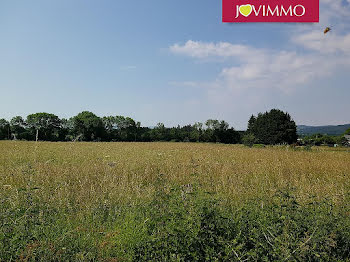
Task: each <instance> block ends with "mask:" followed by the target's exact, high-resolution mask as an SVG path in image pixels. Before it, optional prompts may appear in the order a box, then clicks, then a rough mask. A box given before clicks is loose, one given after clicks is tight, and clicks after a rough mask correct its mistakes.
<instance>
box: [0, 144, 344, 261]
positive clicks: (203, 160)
mask: <svg viewBox="0 0 350 262" xmlns="http://www.w3.org/2000/svg"><path fill="white" fill-rule="evenodd" d="M0 188H1V191H0V201H1V202H0V203H1V207H0V222H1V223H0V227H1V230H0V261H7V260H18V259H22V260H26V259H27V260H35V259H36V260H43V261H47V260H77V261H88V260H100V261H129V260H154V261H156V260H158V261H161V260H163V261H166V260H168V261H191V260H199V261H202V260H203V259H204V260H208V261H210V260H211V261H213V260H230V261H232V260H237V261H240V260H245V259H249V260H253V261H260V260H262V259H263V258H264V256H265V259H267V260H278V261H283V260H284V261H295V260H298V259H307V260H310V261H316V260H317V259H318V258H319V259H320V260H321V258H324V260H327V257H328V258H330V257H337V259H338V261H342V260H344V261H345V260H346V257H347V256H348V255H350V240H346V239H347V237H349V236H350V231H348V229H350V219H349V214H350V213H348V212H349V210H350V208H349V199H350V198H349V193H350V152H349V151H348V150H347V149H336V150H334V149H333V148H331V149H328V148H318V149H313V150H312V151H304V150H302V149H293V148H286V147H267V148H248V147H244V146H240V145H221V144H199V143H41V142H38V143H35V142H16V141H2V142H0ZM276 196H278V197H276ZM285 202H286V203H287V204H286V203H285ZM208 203H211V204H210V205H209V206H208ZM277 203H280V205H279V204H277ZM283 203H284V204H283ZM310 203H313V205H312V206H310ZM285 207H286V209H283V208H285ZM211 208H212V209H213V210H212V209H211ZM172 210H175V211H174V212H173V211H172ZM208 210H209V211H210V210H211V211H210V212H209V211H208ZM249 210H250V211H249ZM169 212H170V213H169ZM203 212H204V213H203ZM206 212H209V213H208V214H211V215H213V216H214V217H215V216H216V215H217V214H219V215H218V218H217V219H214V220H213V221H212V220H210V221H212V223H214V225H215V228H216V229H212V230H213V235H211V236H210V237H209V238H210V239H211V240H210V241H212V242H213V243H214V242H215V243H216V242H217V243H226V242H225V241H227V243H226V244H222V245H221V244H220V245H219V246H217V245H216V244H215V243H214V244H213V245H214V247H212V246H211V247H210V248H204V249H203V250H204V251H202V253H200V254H197V253H196V252H197V251H196V252H195V251H194V250H197V249H198V250H199V249H200V248H195V246H196V245H197V246H200V247H202V248H203V246H205V245H204V243H209V242H210V241H209V240H207V239H206V240H205V241H204V242H203V238H202V235H201V232H202V231H203V232H207V231H208V230H209V229H208V228H207V229H203V228H202V227H201V226H203V223H204V222H203V217H207V216H206V214H207V213H206ZM247 212H248V213H247ZM284 212H285V213H284ZM252 213H254V214H252ZM208 214H207V215H208ZM230 214H234V215H232V217H230ZM223 216H226V217H228V218H229V219H232V221H237V219H238V217H240V218H241V221H242V219H243V218H244V219H247V220H246V221H245V222H244V223H243V224H241V222H237V223H238V224H236V222H235V223H233V222H232V223H231V224H232V225H233V224H234V225H235V227H234V228H233V227H232V228H231V226H232V225H231V224H230V223H227V222H225V223H224V222H222V223H221V222H220V223H221V224H220V225H221V226H223V227H224V228H225V230H224V231H225V232H231V233H232V234H231V235H230V236H227V235H226V233H223V234H224V235H220V234H221V233H220V234H219V232H221V231H220V229H217V227H218V225H217V224H216V223H217V222H218V221H221V220H220V218H221V217H223ZM210 217H211V216H210ZM175 218H177V219H175ZM248 218H251V220H249V221H250V222H249V221H248ZM162 219H163V220H164V221H165V222H164V221H163V220H162ZM259 219H261V223H260V222H259V226H257V225H255V224H254V225H253V224H252V225H251V227H250V228H247V225H248V224H249V223H256V221H258V220H259ZM276 219H277V220H276ZM254 220H256V221H255V222H254ZM169 221H171V222H169ZM184 221H185V222H184ZM201 221H202V222H201ZM205 221H206V220H205ZM225 221H226V220H225ZM286 221H287V222H286ZM168 222H169V223H170V224H168ZM180 222H181V223H180ZM178 223H180V224H178ZM308 223H309V227H308V225H305V224H308ZM323 223H327V225H324V224H323ZM204 224H205V223H204ZM249 225H250V224H249ZM226 226H228V227H229V228H226ZM260 226H261V228H260V231H259V230H258V232H256V230H257V229H259V227H260ZM160 228H161V229H160ZM265 229H266V231H264V230H265ZM201 230H202V231H201ZM245 230H246V231H245ZM254 230H255V231H254ZM273 230H275V232H274V231H273ZM169 232H171V233H169ZM189 232H191V236H189V235H187V234H189ZM243 232H246V234H245V236H241V235H242V233H243ZM266 232H270V233H266ZM296 232H299V233H298V235H293V234H296ZM179 234H180V235H179ZM181 234H182V235H181ZM217 234H218V235H217ZM250 234H251V235H252V236H253V235H254V236H256V239H259V241H257V242H256V245H257V246H254V245H253V244H252V243H250V244H247V241H248V240H242V239H248V238H249V235H250ZM266 234H269V235H268V236H266ZM316 235H318V237H316ZM169 236H173V237H174V238H175V236H176V239H177V240H176V241H175V240H172V239H169ZM200 236H201V237H200ZM238 236H239V237H238ZM206 237H207V236H206ZM215 237H218V239H216V238H215ZM192 238H193V239H194V240H193V241H192V240H191V241H190V240H189V242H188V243H187V242H186V241H185V242H186V243H182V242H181V241H182V240H183V239H192ZM164 239H166V241H169V245H165V244H164V243H165V242H166V241H165V240H164ZM179 239H180V240H181V239H182V240H181V241H180V240H179ZM213 239H216V240H215V241H214V240H213ZM234 239H236V240H234ZM172 241H175V242H176V243H177V244H178V246H179V248H178V249H176V250H175V251H169V250H170V247H171V246H176V244H174V243H175V242H174V243H173V242H172ZM179 241H180V242H181V243H182V244H179V243H180V242H179ZM196 241H197V242H196ZM198 241H199V242H198ZM201 241H202V242H201ZM244 241H246V242H244ZM249 241H250V240H249ZM327 241H328V242H327ZM150 243H151V244H150ZM193 243H197V244H196V245H194V244H193ZM198 243H201V244H198ZM254 243H255V242H254ZM193 245H194V246H193ZM252 245H253V246H252ZM184 246H185V247H186V248H188V250H191V252H192V253H191V252H190V251H188V252H187V251H184V250H185V249H186V248H184ZM155 247H157V249H156V250H153V249H154V248H155ZM180 247H181V248H180ZM189 247H191V248H189ZM215 248H218V249H217V250H216V249H215ZM260 249H261V252H260V251H259V250H260ZM152 250H153V251H152ZM165 250H167V251H165ZM186 250H187V249H186ZM213 250H214V251H215V250H216V251H215V252H214V251H213ZM252 250H255V251H254V252H256V254H255V253H254V252H253V251H252ZM163 251H164V252H165V253H163ZM338 251H339V252H338ZM186 252H187V253H188V254H187V253H186ZM259 252H260V253H259ZM337 252H338V253H337ZM185 253H186V255H184V254H185ZM195 253H196V254H195ZM176 254H177V255H176ZM190 254H192V255H190ZM278 254H280V257H278ZM215 256H216V257H215Z"/></svg>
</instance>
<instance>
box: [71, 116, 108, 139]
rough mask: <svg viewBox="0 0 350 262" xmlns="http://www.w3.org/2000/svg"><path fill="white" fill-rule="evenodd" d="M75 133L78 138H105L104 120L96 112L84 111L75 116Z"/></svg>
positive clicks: (73, 120)
mask: <svg viewBox="0 0 350 262" xmlns="http://www.w3.org/2000/svg"><path fill="white" fill-rule="evenodd" d="M72 122H73V133H74V135H75V137H76V139H81V140H84V141H94V140H101V139H102V138H103V131H104V127H103V122H102V120H101V118H99V117H98V116H96V115H95V114H94V113H92V112H89V111H84V112H81V113H79V114H78V115H76V116H75V117H73V119H72Z"/></svg>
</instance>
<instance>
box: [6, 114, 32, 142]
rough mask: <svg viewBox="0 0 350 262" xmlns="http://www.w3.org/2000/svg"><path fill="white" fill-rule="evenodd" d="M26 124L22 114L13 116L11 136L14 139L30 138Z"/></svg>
mask: <svg viewBox="0 0 350 262" xmlns="http://www.w3.org/2000/svg"><path fill="white" fill-rule="evenodd" d="M26 126H27V124H26V122H25V121H24V119H23V118H22V117H21V116H15V117H13V118H12V119H11V120H10V129H11V136H12V137H13V139H15V140H16V139H29V134H28V132H27V130H26Z"/></svg>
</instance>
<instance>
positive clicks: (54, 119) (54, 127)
mask: <svg viewBox="0 0 350 262" xmlns="http://www.w3.org/2000/svg"><path fill="white" fill-rule="evenodd" d="M26 122H27V127H28V128H29V130H30V133H31V135H32V137H35V140H36V141H38V140H39V139H40V140H46V141H55V140H57V139H58V137H59V130H60V128H61V126H60V124H61V120H60V119H59V118H58V116H56V115H54V114H49V113H36V114H31V115H28V116H27V121H26Z"/></svg>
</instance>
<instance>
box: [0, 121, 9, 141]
mask: <svg viewBox="0 0 350 262" xmlns="http://www.w3.org/2000/svg"><path fill="white" fill-rule="evenodd" d="M2 139H10V123H9V122H8V121H6V120H5V119H0V140H2Z"/></svg>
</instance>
